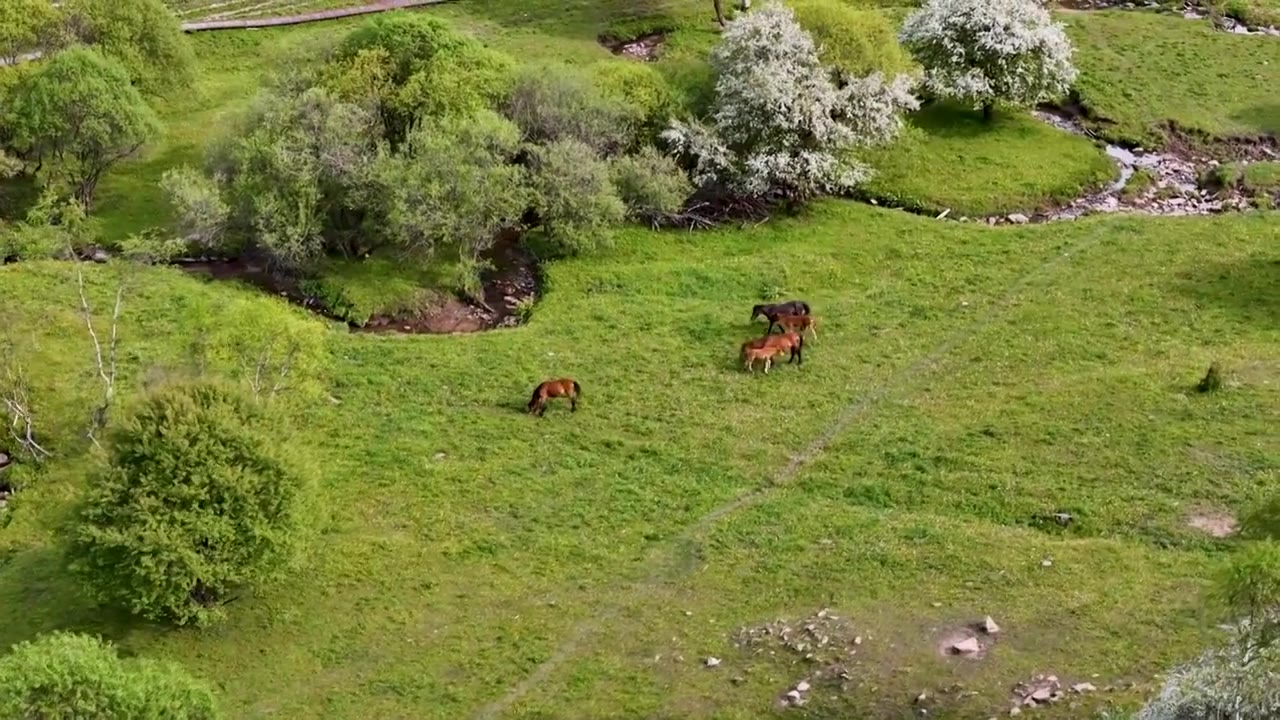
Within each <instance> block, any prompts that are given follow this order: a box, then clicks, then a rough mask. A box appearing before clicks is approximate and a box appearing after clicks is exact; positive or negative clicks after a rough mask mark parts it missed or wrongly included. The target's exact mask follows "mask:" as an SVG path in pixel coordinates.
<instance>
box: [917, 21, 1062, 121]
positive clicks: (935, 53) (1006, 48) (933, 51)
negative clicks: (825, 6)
mask: <svg viewBox="0 0 1280 720" xmlns="http://www.w3.org/2000/svg"><path fill="white" fill-rule="evenodd" d="M898 37H899V38H900V39H901V41H902V43H903V44H904V45H906V46H907V48H908V49H910V50H911V52H912V53H913V54H914V55H915V57H916V59H917V60H919V61H920V63H921V64H922V65H923V66H924V68H925V78H924V80H925V86H926V87H927V88H928V89H929V90H930V91H931V92H933V93H934V94H936V95H939V96H941V97H949V98H954V99H957V100H960V101H961V102H965V103H971V104H972V105H973V106H974V107H980V108H982V109H983V112H984V114H985V115H986V116H987V117H990V115H991V109H992V107H993V106H994V105H995V103H996V102H997V101H1004V102H1009V103H1013V104H1015V105H1029V104H1032V103H1036V102H1043V101H1046V100H1051V99H1053V98H1055V97H1058V96H1059V95H1061V94H1062V93H1064V92H1066V90H1067V88H1069V87H1070V86H1071V83H1072V82H1073V81H1074V80H1075V78H1076V70H1075V67H1074V66H1073V65H1072V64H1071V42H1070V40H1068V39H1067V35H1066V33H1065V32H1064V31H1063V29H1062V26H1061V25H1059V24H1056V23H1054V22H1053V21H1052V19H1051V18H1050V16H1049V11H1047V10H1045V9H1044V8H1043V7H1041V6H1040V5H1039V4H1038V3H1036V2H1035V0H928V2H927V3H926V4H925V5H924V7H922V8H921V9H920V10H918V11H916V12H915V13H914V14H913V15H911V16H910V17H909V18H907V21H906V23H905V24H904V25H903V27H902V31H901V33H900V34H899V36H898Z"/></svg>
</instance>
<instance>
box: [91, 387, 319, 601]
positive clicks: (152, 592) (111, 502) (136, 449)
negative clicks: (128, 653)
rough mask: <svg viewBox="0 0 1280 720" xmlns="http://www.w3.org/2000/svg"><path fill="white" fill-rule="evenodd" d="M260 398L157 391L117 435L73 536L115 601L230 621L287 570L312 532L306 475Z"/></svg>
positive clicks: (101, 589) (100, 586) (96, 583)
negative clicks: (246, 594) (234, 600)
mask: <svg viewBox="0 0 1280 720" xmlns="http://www.w3.org/2000/svg"><path fill="white" fill-rule="evenodd" d="M268 420H269V419H268V417H267V416H266V415H265V414H264V411H263V409H262V408H261V407H260V405H259V403H258V402H256V401H254V400H253V399H252V398H250V397H248V396H247V394H246V393H245V392H243V391H240V390H238V389H237V388H233V387H231V386H225V385H220V384H217V383H211V382H196V383H187V384H176V385H171V386H169V387H165V388H162V389H160V390H157V391H155V392H153V393H152V394H151V395H150V396H148V397H147V398H146V399H145V400H144V401H143V402H142V403H141V405H140V406H139V407H138V408H137V409H136V410H135V411H134V412H133V413H132V415H131V416H130V417H128V418H127V420H125V421H124V422H123V423H122V424H121V425H120V426H119V427H117V428H115V430H114V431H113V433H112V434H111V436H110V442H109V446H108V455H109V460H108V463H107V465H106V466H105V467H104V468H103V469H102V470H101V472H99V473H98V474H97V476H96V477H94V478H93V481H92V482H91V483H90V484H89V488H90V489H89V491H88V494H87V496H86V497H85V499H84V502H83V504H82V506H81V508H80V510H79V513H78V521H77V523H76V525H75V527H74V530H73V534H72V537H71V543H70V557H71V560H72V569H73V570H74V571H75V572H76V573H77V574H79V575H80V576H81V577H82V578H83V580H84V581H85V583H86V585H87V587H88V588H89V589H90V591H91V592H92V593H93V594H94V595H95V596H96V597H97V598H99V599H100V600H102V601H103V602H107V603H110V604H113V605H117V606H121V607H124V608H127V609H128V610H130V611H131V612H134V613H136V614H138V615H141V616H144V617H147V618H151V619H156V620H169V621H173V622H176V623H178V624H188V623H195V624H204V623H207V622H210V621H212V620H216V619H218V618H219V617H220V616H221V615H222V613H223V610H222V606H223V603H224V602H225V601H226V600H227V598H228V596H229V595H230V593H231V592H232V591H233V590H235V589H236V588H238V587H240V586H243V585H246V584H250V583H254V582H260V581H263V580H266V579H269V578H273V577H275V576H276V575H277V574H278V573H279V572H280V571H281V570H282V569H283V568H284V567H285V565H286V564H287V562H288V560H289V559H290V558H291V557H292V556H293V553H294V552H295V550H296V549H297V545H298V541H299V538H300V535H301V533H302V532H303V530H304V525H303V522H302V517H303V513H302V512H301V510H300V505H299V503H300V499H301V493H302V492H303V491H304V489H305V486H304V481H303V477H302V476H301V475H300V474H299V473H297V472H296V471H294V470H293V469H292V466H291V464H290V462H289V461H288V459H287V458H286V457H284V456H283V455H282V453H283V452H284V451H282V449H281V445H282V443H281V441H280V439H279V438H278V437H272V436H271V435H270V433H271V432H272V429H273V427H272V424H271V423H270V422H269V421H268Z"/></svg>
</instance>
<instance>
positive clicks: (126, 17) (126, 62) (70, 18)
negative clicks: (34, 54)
mask: <svg viewBox="0 0 1280 720" xmlns="http://www.w3.org/2000/svg"><path fill="white" fill-rule="evenodd" d="M62 12H63V15H64V17H65V22H66V28H67V32H66V33H65V36H64V38H63V40H64V41H66V42H70V43H83V44H85V45H90V46H93V47H95V48H96V49H98V50H99V51H101V52H102V54H103V55H106V56H107V57H110V58H114V59H115V60H117V61H118V62H119V63H120V64H121V65H123V66H124V68H125V70H127V71H128V73H129V77H131V78H132V79H133V82H134V84H135V85H137V86H138V89H140V90H142V91H143V92H145V93H149V94H167V93H170V92H172V91H175V90H178V89H182V88H186V87H189V86H190V81H191V79H192V78H193V76H194V66H195V56H194V54H193V53H192V51H191V46H190V45H189V44H188V43H187V38H186V36H185V35H183V33H182V27H181V25H180V24H179V22H178V18H177V16H175V15H174V14H173V11H172V10H170V9H169V7H168V6H167V5H165V4H164V2H162V0H65V2H64V3H63V4H62Z"/></svg>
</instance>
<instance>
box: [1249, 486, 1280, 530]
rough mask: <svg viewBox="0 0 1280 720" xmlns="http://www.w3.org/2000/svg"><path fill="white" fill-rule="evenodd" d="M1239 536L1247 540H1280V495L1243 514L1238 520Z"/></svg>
mask: <svg viewBox="0 0 1280 720" xmlns="http://www.w3.org/2000/svg"><path fill="white" fill-rule="evenodd" d="M1240 537H1242V538H1245V539H1247V540H1280V495H1277V496H1275V497H1273V498H1271V499H1270V500H1268V501H1267V502H1265V503H1263V504H1261V505H1259V506H1258V507H1257V508H1255V509H1254V510H1253V511H1251V512H1249V513H1248V514H1247V515H1245V516H1244V519H1243V520H1242V521H1241V522H1240Z"/></svg>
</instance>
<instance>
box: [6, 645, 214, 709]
mask: <svg viewBox="0 0 1280 720" xmlns="http://www.w3.org/2000/svg"><path fill="white" fill-rule="evenodd" d="M0 717H3V718H12V719H13V720H19V719H24V720H37V719H39V720H90V719H99V718H100V719H103V720H105V719H106V718H120V719H122V720H123V719H125V718H127V719H128V720H213V719H214V718H217V717H219V713H218V709H217V705H216V704H215V702H214V698H213V693H212V692H211V691H210V689H209V687H208V686H207V685H206V684H205V683H203V682H200V681H198V680H195V679H194V678H192V677H191V676H190V675H188V674H187V673H186V672H185V671H184V670H183V669H182V668H180V667H178V666H177V665H173V664H170V663H160V662H155V661H151V660H137V659H130V660H121V659H120V658H119V657H118V656H117V655H116V651H115V648H113V647H112V646H111V645H109V644H107V643H105V642H103V641H101V640H98V639H97V638H93V637H88V636H85V635H77V634H73V633H53V634H50V635H45V636H43V637H41V638H39V639H37V640H35V641H33V642H24V643H22V644H20V645H16V646H14V648H13V649H12V651H10V652H9V654H8V655H5V656H4V657H2V658H0Z"/></svg>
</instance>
